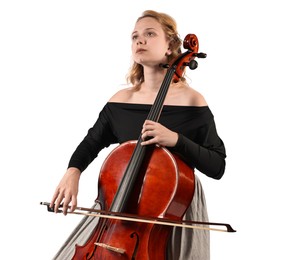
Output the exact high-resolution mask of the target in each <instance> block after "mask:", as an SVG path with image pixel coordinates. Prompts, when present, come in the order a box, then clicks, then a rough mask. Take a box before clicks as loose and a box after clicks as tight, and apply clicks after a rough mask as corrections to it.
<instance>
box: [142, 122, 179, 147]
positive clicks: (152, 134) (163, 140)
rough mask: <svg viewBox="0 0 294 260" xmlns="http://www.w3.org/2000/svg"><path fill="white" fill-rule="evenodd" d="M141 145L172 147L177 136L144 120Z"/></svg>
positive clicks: (157, 124)
mask: <svg viewBox="0 0 294 260" xmlns="http://www.w3.org/2000/svg"><path fill="white" fill-rule="evenodd" d="M141 133H142V139H143V142H142V143H141V145H149V144H159V145H160V146H167V147H173V146H175V145H176V143H177V141H178V134H177V133H176V132H173V131H171V130H169V129H168V128H166V127H164V126H163V125H161V124H160V123H157V122H154V121H151V120H146V121H145V122H144V125H143V129H142V132H141Z"/></svg>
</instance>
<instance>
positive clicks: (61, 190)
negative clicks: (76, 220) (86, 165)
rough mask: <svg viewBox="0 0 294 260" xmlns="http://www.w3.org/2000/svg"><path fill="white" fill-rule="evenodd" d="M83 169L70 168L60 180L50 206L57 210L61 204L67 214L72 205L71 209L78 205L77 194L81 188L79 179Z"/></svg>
mask: <svg viewBox="0 0 294 260" xmlns="http://www.w3.org/2000/svg"><path fill="white" fill-rule="evenodd" d="M80 176H81V171H80V170H79V169H78V168H74V167H71V168H68V169H67V171H66V172H65V174H64V176H63V177H62V179H61V180H60V182H59V184H58V186H57V188H56V190H55V193H54V195H53V197H52V200H51V203H50V207H51V208H52V207H54V211H55V212H57V211H58V208H59V206H60V205H61V204H63V206H62V211H63V214H64V215H66V214H67V212H68V208H69V206H70V209H69V210H70V211H71V212H72V211H74V210H75V208H76V207H77V196H78V190H79V180H80Z"/></svg>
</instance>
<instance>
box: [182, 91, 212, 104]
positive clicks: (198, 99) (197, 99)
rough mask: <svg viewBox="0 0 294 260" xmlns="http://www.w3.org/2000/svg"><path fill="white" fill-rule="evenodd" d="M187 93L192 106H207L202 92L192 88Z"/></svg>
mask: <svg viewBox="0 0 294 260" xmlns="http://www.w3.org/2000/svg"><path fill="white" fill-rule="evenodd" d="M186 91H187V93H186V95H187V97H188V100H189V103H190V105H191V106H199V107H201V106H207V102H206V100H205V98H204V96H203V95H202V94H201V93H200V92H198V91H197V90H195V89H193V88H191V87H187V90H186Z"/></svg>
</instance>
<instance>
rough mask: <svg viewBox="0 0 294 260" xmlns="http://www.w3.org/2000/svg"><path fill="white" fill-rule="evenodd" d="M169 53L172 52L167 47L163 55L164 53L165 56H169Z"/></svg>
mask: <svg viewBox="0 0 294 260" xmlns="http://www.w3.org/2000/svg"><path fill="white" fill-rule="evenodd" d="M171 54H172V51H171V50H170V48H168V50H167V51H166V53H165V55H166V56H169V55H171Z"/></svg>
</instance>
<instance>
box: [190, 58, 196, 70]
mask: <svg viewBox="0 0 294 260" xmlns="http://www.w3.org/2000/svg"><path fill="white" fill-rule="evenodd" d="M188 66H189V68H190V69H191V70H194V69H196V68H197V67H198V62H197V61H196V60H191V61H190V62H189V64H188Z"/></svg>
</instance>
